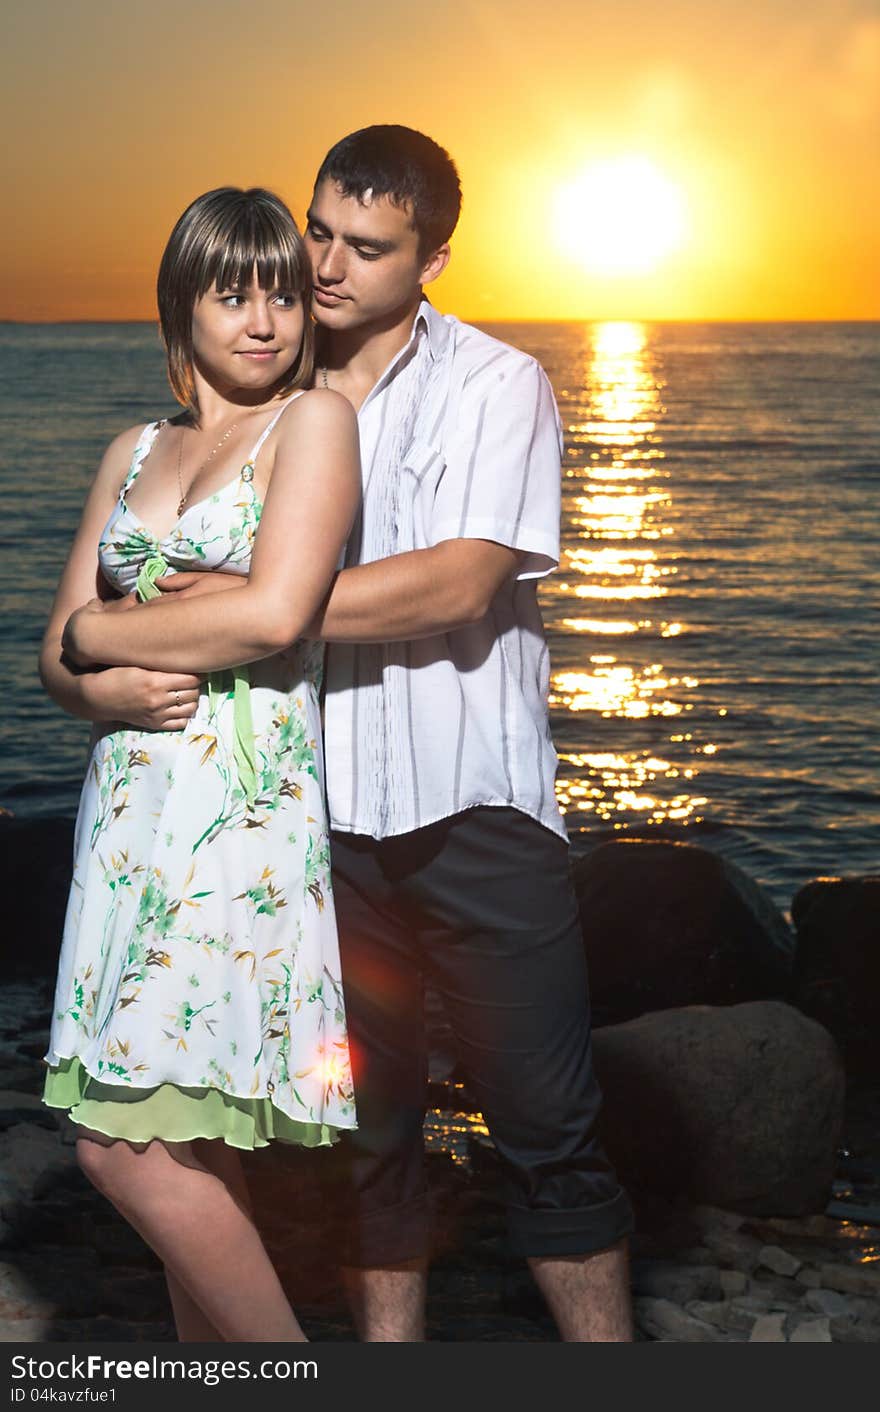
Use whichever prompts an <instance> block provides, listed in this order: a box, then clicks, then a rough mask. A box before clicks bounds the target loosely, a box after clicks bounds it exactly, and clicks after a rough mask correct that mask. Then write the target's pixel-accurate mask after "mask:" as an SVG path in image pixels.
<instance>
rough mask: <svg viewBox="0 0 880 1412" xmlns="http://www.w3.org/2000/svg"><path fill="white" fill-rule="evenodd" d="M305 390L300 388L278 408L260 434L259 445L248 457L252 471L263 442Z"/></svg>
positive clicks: (248, 463) (247, 463)
mask: <svg viewBox="0 0 880 1412" xmlns="http://www.w3.org/2000/svg"><path fill="white" fill-rule="evenodd" d="M305 390H306V389H305V388H304V387H301V388H299V389H298V390H297V391H296V392H295V393H294V394H293V396H292V397H288V399H287V401H286V402H284V403H283V404H282V405H281V406H280V407H279V408H278V411H277V412H276V413H275V415H274V417H273V418H272V420H271V421H270V422H269V424H268V426H265V427H264V428H263V430H262V431H261V432H260V436H259V439H258V441H257V444H256V446H255V447H254V449H253V451H252V452H251V454H250V456H249V457H248V459H247V462H246V465H248V466H250V467H251V469H253V465H254V462H255V461H256V459H257V457H258V456H259V454H260V451H261V449H262V446H263V442H264V441H265V440H266V438H267V436H269V435H271V433H272V432H273V431H274V430H275V427H276V425H277V423H278V422H279V420H280V419H281V417H282V416H283V415H284V413H285V412H286V411H287V409H288V407H289V406H290V404H291V402H295V401H296V399H297V398H298V397H302V395H303V393H304V392H305Z"/></svg>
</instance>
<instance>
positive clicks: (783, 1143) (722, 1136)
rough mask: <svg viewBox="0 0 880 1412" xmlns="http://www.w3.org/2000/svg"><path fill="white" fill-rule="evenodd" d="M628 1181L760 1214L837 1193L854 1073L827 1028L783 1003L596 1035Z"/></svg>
mask: <svg viewBox="0 0 880 1412" xmlns="http://www.w3.org/2000/svg"><path fill="white" fill-rule="evenodd" d="M593 1043H594V1055H595V1065H596V1073H597V1076H598V1079H599V1083H600V1085H601V1087H602V1091H603V1094H604V1098H605V1106H604V1117H603V1134H604V1141H605V1145H606V1148H607V1150H608V1155H609V1157H610V1158H611V1160H612V1161H613V1162H614V1164H615V1166H616V1168H617V1170H618V1173H619V1175H620V1177H621V1180H622V1181H623V1183H624V1185H629V1186H631V1187H632V1188H633V1192H634V1194H636V1195H637V1193H638V1192H639V1191H646V1192H650V1193H657V1194H660V1195H663V1196H666V1197H668V1198H672V1199H674V1200H677V1201H691V1202H698V1203H702V1204H706V1205H710V1206H723V1207H728V1208H730V1209H732V1210H735V1211H741V1212H744V1213H746V1214H749V1215H764V1216H800V1215H804V1214H806V1213H808V1212H813V1211H822V1210H823V1209H824V1207H825V1205H826V1204H827V1202H828V1198H829V1194H830V1191H831V1183H832V1180H833V1177H834V1172H835V1162H836V1152H837V1147H838V1144H839V1140H840V1134H841V1131H842V1125H843V1105H844V1092H845V1079H844V1071H843V1065H842V1061H841V1058H840V1055H839V1053H838V1050H837V1046H836V1044H835V1042H834V1040H833V1038H832V1037H831V1035H830V1034H829V1033H828V1031H827V1030H826V1029H825V1028H824V1027H823V1026H822V1025H819V1024H817V1023H816V1022H815V1021H814V1020H810V1019H808V1018H807V1017H806V1016H804V1015H802V1014H801V1013H800V1012H799V1011H798V1010H796V1009H795V1008H794V1007H793V1006H790V1005H786V1004H784V1003H782V1002H780V1001H772V1000H771V1001H755V1002H752V1003H748V1004H744V1005H733V1006H729V1007H728V1006H719V1007H710V1006H690V1007H688V1008H686V1009H682V1010H666V1011H661V1012H659V1013H656V1014H652V1015H643V1016H642V1017H641V1018H640V1019H638V1020H631V1021H629V1022H628V1023H627V1024H623V1025H613V1026H609V1027H607V1028H605V1029H601V1030H599V1031H598V1032H597V1033H596V1034H594V1036H593Z"/></svg>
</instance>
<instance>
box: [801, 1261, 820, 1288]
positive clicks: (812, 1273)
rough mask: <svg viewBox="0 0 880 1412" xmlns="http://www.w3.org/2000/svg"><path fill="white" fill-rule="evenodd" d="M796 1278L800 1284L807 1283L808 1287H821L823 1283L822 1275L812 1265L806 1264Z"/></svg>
mask: <svg viewBox="0 0 880 1412" xmlns="http://www.w3.org/2000/svg"><path fill="white" fill-rule="evenodd" d="M795 1279H796V1280H797V1282H798V1284H799V1285H806V1287H807V1289H819V1288H820V1287H821V1284H822V1276H821V1275H820V1274H819V1271H818V1270H816V1269H814V1268H813V1266H812V1265H805V1266H804V1268H803V1269H802V1270H798V1272H797V1274H796V1275H795Z"/></svg>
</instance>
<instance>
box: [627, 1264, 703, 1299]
mask: <svg viewBox="0 0 880 1412" xmlns="http://www.w3.org/2000/svg"><path fill="white" fill-rule="evenodd" d="M633 1289H634V1290H635V1292H636V1293H637V1294H649V1295H655V1296H656V1297H657V1298H660V1299H671V1300H672V1302H673V1303H674V1304H686V1303H687V1302H688V1301H689V1300H692V1299H711V1298H712V1296H713V1295H718V1294H720V1293H721V1280H720V1277H719V1272H718V1268H717V1266H715V1265H678V1264H663V1263H659V1262H658V1263H656V1264H654V1265H653V1266H647V1267H643V1268H641V1269H637V1270H636V1269H634V1270H633Z"/></svg>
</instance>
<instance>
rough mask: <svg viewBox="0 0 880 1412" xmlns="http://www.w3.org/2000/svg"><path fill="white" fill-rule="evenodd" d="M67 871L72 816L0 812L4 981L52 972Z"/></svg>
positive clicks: (70, 862) (1, 964)
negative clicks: (33, 816)
mask: <svg viewBox="0 0 880 1412" xmlns="http://www.w3.org/2000/svg"><path fill="white" fill-rule="evenodd" d="M72 871H73V820H72V819H15V818H12V817H9V816H3V817H0V896H2V897H3V898H4V899H5V901H4V918H3V922H4V934H5V940H4V945H3V947H2V951H0V956H2V961H0V975H2V977H3V979H4V980H6V981H9V980H24V979H26V978H28V977H38V978H44V977H50V976H53V975H54V973H55V967H56V965H57V964H58V953H59V951H60V949H61V932H62V929H63V926H64V913H65V910H66V908H67V893H68V889H69V887H70V877H71V873H72Z"/></svg>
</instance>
